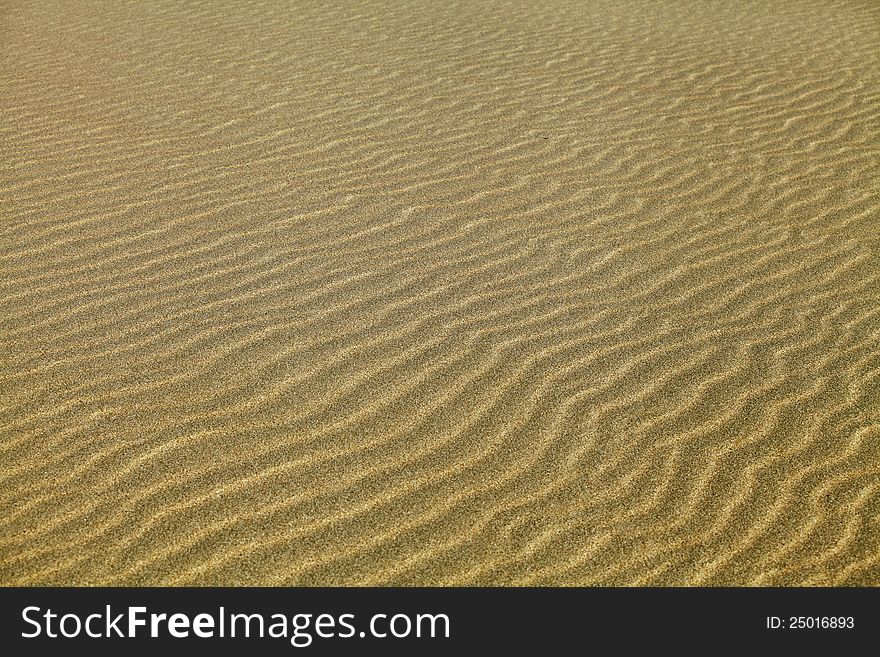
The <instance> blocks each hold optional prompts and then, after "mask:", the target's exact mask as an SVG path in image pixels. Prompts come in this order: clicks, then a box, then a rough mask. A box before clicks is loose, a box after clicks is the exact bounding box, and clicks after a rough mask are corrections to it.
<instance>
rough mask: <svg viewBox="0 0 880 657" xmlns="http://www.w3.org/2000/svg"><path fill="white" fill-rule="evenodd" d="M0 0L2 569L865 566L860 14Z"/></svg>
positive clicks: (870, 137) (870, 168)
mask: <svg viewBox="0 0 880 657" xmlns="http://www.w3.org/2000/svg"><path fill="white" fill-rule="evenodd" d="M325 4H326V3H325V2H323V0H322V1H320V2H314V3H304V2H297V3H290V4H286V3H280V2H265V3H259V4H258V3H249V2H242V3H240V4H239V5H238V6H236V7H233V6H232V4H231V3H213V2H200V3H197V2H190V1H182V0H181V1H178V2H164V3H162V2H139V1H137V2H135V1H132V2H107V3H89V4H86V3H63V4H62V3H56V2H46V3H44V4H41V3H37V2H26V3H25V2H5V3H3V5H2V10H0V23H2V38H0V42H2V46H0V62H2V63H0V116H2V121H0V162H2V169H0V204H2V205H0V208H2V210H0V211H2V251H0V285H2V287H0V291H2V294H0V304H2V305H0V336H2V342H3V345H2V356H0V359H2V365H0V380H2V384H0V390H2V393H0V424H2V429H0V453H2V460H0V474H2V485H0V497H2V504H0V517H2V523H0V582H2V583H3V584H35V583H40V584H49V583H52V584H194V583H198V584H221V583H223V584H242V583H255V584H293V583H296V584H497V585H507V584H559V585H563V584H564V585H569V584H694V585H729V584H760V585H777V584H817V585H839V584H880V226H878V222H880V194H878V193H880V182H878V181H880V4H878V3H876V2H867V1H864V2H862V1H858V0H853V1H851V2H844V1H837V2H832V1H820V0H813V1H809V2H791V1H789V0H785V1H779V2H771V1H769V0H756V1H755V2H753V3H751V4H750V5H746V4H745V3H739V2H737V3H731V2H727V1H726V0H725V1H719V2H691V1H687V2H659V3H657V2H648V1H647V0H645V1H640V2H631V3H625V2H623V3H621V2H613V3H610V2H590V3H586V2H579V1H578V2H575V1H572V2H519V3H511V2H493V3H488V2H472V1H470V0H468V1H465V2H460V3H451V2H449V3H439V2H435V1H434V0H428V1H425V2H405V3H396V2H376V3H354V2H344V3H343V2H340V3H339V4H338V6H337V8H336V9H327V8H326V7H325Z"/></svg>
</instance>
